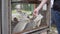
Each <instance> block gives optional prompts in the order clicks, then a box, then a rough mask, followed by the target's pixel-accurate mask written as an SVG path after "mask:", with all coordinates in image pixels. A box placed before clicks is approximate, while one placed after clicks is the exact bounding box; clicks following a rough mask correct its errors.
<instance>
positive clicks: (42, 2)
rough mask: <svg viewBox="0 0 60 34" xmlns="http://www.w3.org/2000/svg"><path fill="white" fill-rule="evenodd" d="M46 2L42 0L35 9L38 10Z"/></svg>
mask: <svg viewBox="0 0 60 34" xmlns="http://www.w3.org/2000/svg"><path fill="white" fill-rule="evenodd" d="M46 2H47V0H42V1H41V3H40V4H39V6H38V7H37V8H36V9H38V10H40V9H41V8H42V7H43V5H44V4H45V3H46Z"/></svg>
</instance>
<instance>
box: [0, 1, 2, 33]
mask: <svg viewBox="0 0 60 34" xmlns="http://www.w3.org/2000/svg"><path fill="white" fill-rule="evenodd" d="M1 1H2V0H0V34H2V27H1V26H2V2H1Z"/></svg>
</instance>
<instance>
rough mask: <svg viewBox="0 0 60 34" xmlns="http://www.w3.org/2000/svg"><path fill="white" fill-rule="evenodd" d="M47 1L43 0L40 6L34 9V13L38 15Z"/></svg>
mask: <svg viewBox="0 0 60 34" xmlns="http://www.w3.org/2000/svg"><path fill="white" fill-rule="evenodd" d="M46 2H47V0H42V1H41V3H40V4H39V6H38V7H37V8H36V9H35V10H34V12H33V15H34V16H37V15H38V11H39V10H40V9H41V8H42V7H43V5H44V4H45V3H46Z"/></svg>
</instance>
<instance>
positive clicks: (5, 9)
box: [2, 0, 9, 34]
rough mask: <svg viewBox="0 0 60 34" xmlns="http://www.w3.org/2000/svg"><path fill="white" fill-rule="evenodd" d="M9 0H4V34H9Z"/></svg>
mask: <svg viewBox="0 0 60 34" xmlns="http://www.w3.org/2000/svg"><path fill="white" fill-rule="evenodd" d="M8 23H9V22H8V0H2V34H8Z"/></svg>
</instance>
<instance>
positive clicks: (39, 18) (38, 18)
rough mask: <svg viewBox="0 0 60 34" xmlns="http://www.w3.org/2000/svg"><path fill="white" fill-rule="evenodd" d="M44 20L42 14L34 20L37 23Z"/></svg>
mask: <svg viewBox="0 0 60 34" xmlns="http://www.w3.org/2000/svg"><path fill="white" fill-rule="evenodd" d="M42 18H43V16H42V15H41V14H39V15H37V17H36V18H35V19H34V22H37V21H39V20H41V19H42Z"/></svg>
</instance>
